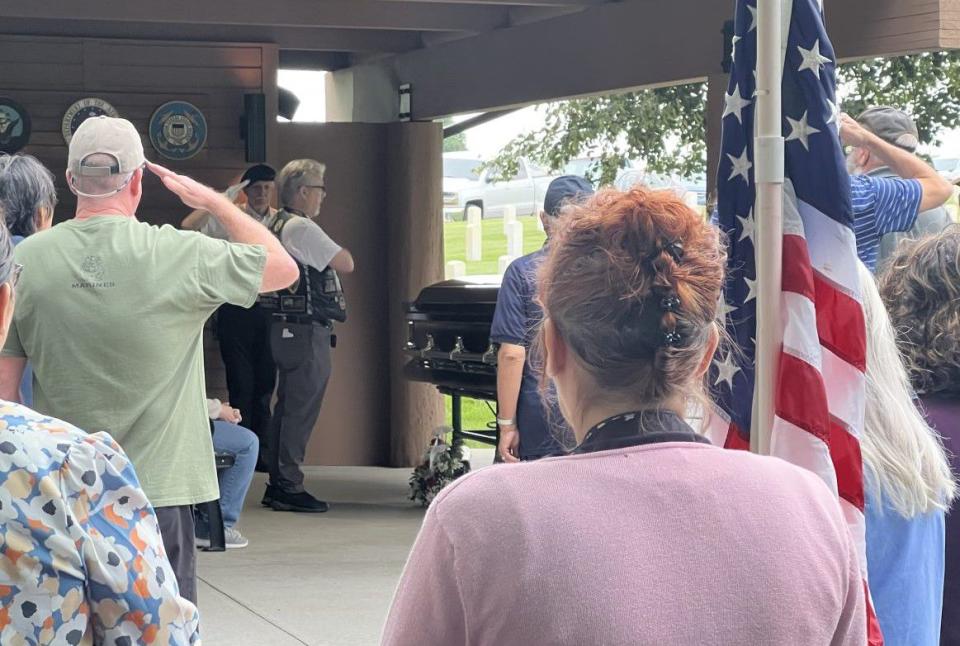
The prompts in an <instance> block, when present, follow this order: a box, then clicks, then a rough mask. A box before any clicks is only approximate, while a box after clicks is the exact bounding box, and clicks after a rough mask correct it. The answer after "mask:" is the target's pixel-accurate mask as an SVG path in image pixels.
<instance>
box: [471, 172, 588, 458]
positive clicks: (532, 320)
mask: <svg viewBox="0 0 960 646" xmlns="http://www.w3.org/2000/svg"><path fill="white" fill-rule="evenodd" d="M590 195H593V186H592V185H591V184H590V182H588V181H587V180H586V179H584V178H582V177H578V176H576V175H564V176H562V177H558V178H557V179H555V180H553V181H552V182H550V186H549V187H547V193H546V195H545V196H544V200H543V211H542V212H541V213H540V220H541V221H542V222H543V228H544V230H545V231H546V232H547V242H546V243H545V244H544V246H543V248H541V249H538V250H537V251H534V252H533V253H531V254H527V255H526V256H523V257H521V258H517V259H516V260H514V261H513V262H512V263H510V266H509V267H507V271H506V273H504V275H503V282H502V283H501V285H500V292H499V294H498V295H497V308H496V311H495V312H494V314H493V324H492V325H491V327H490V340H491V341H493V342H494V343H498V344H500V351H499V353H498V355H497V425H498V426H499V428H500V444H499V447H498V453H499V454H500V457H501V458H502V459H503V460H504V461H505V462H518V461H520V460H536V459H537V458H542V457H544V456H546V455H551V454H555V453H557V452H559V451H562V450H563V446H562V443H561V441H560V439H561V436H562V434H563V429H564V428H565V427H564V425H563V418H562V417H561V415H560V413H559V411H555V412H554V413H553V414H550V412H549V411H548V409H547V407H546V406H544V403H543V402H542V401H541V398H540V392H539V378H538V376H537V374H536V362H535V361H533V360H532V357H531V356H530V353H531V344H532V342H533V339H534V336H535V334H536V331H537V328H538V326H539V324H540V322H541V320H542V319H543V311H542V310H541V309H540V306H539V305H537V303H536V302H535V301H534V298H535V297H536V295H537V285H536V278H537V267H538V265H539V264H540V261H541V260H542V259H543V257H544V255H545V253H546V249H547V245H548V244H549V243H550V230H551V228H552V227H553V225H554V223H555V221H556V219H557V217H559V215H560V213H561V211H562V210H563V207H564V206H565V205H566V204H568V203H570V202H572V201H577V200H581V199H583V198H585V197H588V196H590Z"/></svg>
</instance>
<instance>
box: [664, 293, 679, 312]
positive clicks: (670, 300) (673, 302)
mask: <svg viewBox="0 0 960 646" xmlns="http://www.w3.org/2000/svg"><path fill="white" fill-rule="evenodd" d="M660 308H661V309H662V310H663V311H665V312H676V311H679V309H680V298H679V297H678V296H677V295H676V294H670V295H669V296H664V297H663V300H661V301H660Z"/></svg>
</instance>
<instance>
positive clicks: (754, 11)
mask: <svg viewBox="0 0 960 646" xmlns="http://www.w3.org/2000/svg"><path fill="white" fill-rule="evenodd" d="M747 10H748V11H749V12H750V28H749V29H747V33H748V34H749V33H750V32H751V31H753V30H755V29H756V28H757V8H756V7H752V6H750V5H747Z"/></svg>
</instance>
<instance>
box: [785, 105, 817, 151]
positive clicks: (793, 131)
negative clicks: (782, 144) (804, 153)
mask: <svg viewBox="0 0 960 646" xmlns="http://www.w3.org/2000/svg"><path fill="white" fill-rule="evenodd" d="M787 121H789V122H790V134H789V135H787V138H786V139H784V141H799V142H800V143H802V144H803V147H804V148H806V149H807V150H810V142H809V141H807V140H808V139H809V138H810V135H814V134H816V133H818V132H820V131H819V130H817V129H816V128H814V127H813V126H811V125H810V124H809V123H807V111H806V110H804V111H803V116H802V117H800V120H799V121H798V120H797V119H791V118H790V117H787Z"/></svg>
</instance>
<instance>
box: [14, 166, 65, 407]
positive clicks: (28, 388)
mask: <svg viewBox="0 0 960 646" xmlns="http://www.w3.org/2000/svg"><path fill="white" fill-rule="evenodd" d="M56 206H57V189H56V188H55V187H54V185H53V173H51V172H50V170H49V169H48V168H47V167H46V166H44V165H43V164H41V163H40V160H38V159H37V158H36V157H33V156H32V155H19V154H18V155H0V213H2V214H3V217H4V221H5V222H6V223H7V229H8V230H9V231H10V239H11V240H12V241H13V244H14V245H17V244H20V243H21V242H22V241H23V239H24V238H26V237H27V236H30V235H33V234H34V233H36V232H38V231H43V230H44V229H49V228H50V227H51V226H52V225H53V209H54V208H55V207H56ZM20 401H22V402H23V403H24V404H25V405H27V406H32V405H33V370H32V369H31V368H30V365H29V364H27V366H26V367H25V368H24V371H23V379H22V380H21V381H20Z"/></svg>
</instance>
